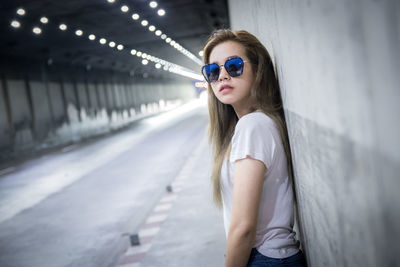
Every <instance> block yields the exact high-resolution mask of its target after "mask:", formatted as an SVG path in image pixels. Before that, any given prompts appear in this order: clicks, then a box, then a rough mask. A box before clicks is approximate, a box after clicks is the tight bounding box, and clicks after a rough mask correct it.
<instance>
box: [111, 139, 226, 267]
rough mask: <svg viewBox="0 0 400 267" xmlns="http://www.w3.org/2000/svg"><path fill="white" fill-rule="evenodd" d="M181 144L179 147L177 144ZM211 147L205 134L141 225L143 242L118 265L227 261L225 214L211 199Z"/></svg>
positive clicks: (193, 266) (198, 266) (192, 266)
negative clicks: (168, 189) (169, 190)
mask: <svg viewBox="0 0 400 267" xmlns="http://www.w3.org/2000/svg"><path fill="white" fill-rule="evenodd" d="M177 149H179V148H177ZM210 163H211V152H210V149H209V145H208V143H207V138H206V133H205V134H204V138H203V139H202V141H201V142H200V143H199V144H198V146H197V148H196V150H195V151H193V153H192V155H191V156H190V157H188V158H187V160H186V163H185V165H184V167H183V169H182V170H181V171H180V173H179V174H178V176H177V177H176V179H175V180H174V182H173V183H172V192H167V191H166V193H165V195H164V196H163V197H162V198H161V199H160V202H159V203H158V204H157V205H156V206H155V207H154V209H153V211H152V212H151V214H149V216H148V217H147V219H146V221H145V222H144V223H143V224H142V225H141V227H140V229H138V232H139V239H140V245H138V246H132V247H130V248H129V249H128V250H127V251H126V253H125V254H124V255H122V256H121V257H120V259H119V263H118V265H117V267H139V266H142V267H152V266H153V267H160V266H163V267H172V266H179V267H186V266H187V267H204V266H207V267H213V266H215V267H217V266H223V265H224V252H225V232H224V228H223V221H222V220H223V219H222V213H221V211H219V210H218V209H217V208H216V207H215V206H214V205H213V203H212V196H211V194H212V190H211V183H210V178H209V173H210Z"/></svg>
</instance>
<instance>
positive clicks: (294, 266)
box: [246, 248, 307, 267]
mask: <svg viewBox="0 0 400 267" xmlns="http://www.w3.org/2000/svg"><path fill="white" fill-rule="evenodd" d="M267 266H268V267H306V266H307V264H306V260H305V257H304V254H303V252H302V251H301V250H300V251H299V252H298V253H297V254H295V255H293V256H290V257H287V258H283V259H275V258H270V257H267V256H264V255H263V254H261V253H260V252H258V251H257V250H256V249H255V248H252V249H251V254H250V258H249V262H248V263H247V266H246V267H267Z"/></svg>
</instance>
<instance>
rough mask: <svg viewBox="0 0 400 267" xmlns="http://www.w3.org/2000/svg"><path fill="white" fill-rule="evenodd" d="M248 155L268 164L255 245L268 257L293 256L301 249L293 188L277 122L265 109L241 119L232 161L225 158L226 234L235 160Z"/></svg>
mask: <svg viewBox="0 0 400 267" xmlns="http://www.w3.org/2000/svg"><path fill="white" fill-rule="evenodd" d="M247 156H250V157H251V158H253V159H257V160H260V161H262V162H263V163H264V164H265V166H266V167H267V172H266V173H265V176H264V184H263V191H262V197H261V202H260V207H259V215H258V224H257V232H256V237H255V242H254V244H253V247H255V248H256V249H257V250H258V251H259V252H260V253H261V254H263V255H265V256H267V257H271V258H286V257H290V256H292V255H294V254H296V253H297V252H298V251H299V241H297V240H296V239H295V235H296V233H295V232H294V231H293V222H294V218H293V217H294V204H293V189H292V184H291V180H290V178H289V176H288V170H287V165H286V154H285V151H284V148H283V145H282V141H281V138H280V135H279V132H278V130H277V128H276V126H275V123H274V121H273V120H272V119H271V118H270V117H268V116H267V115H265V114H264V113H262V112H258V111H257V112H253V113H249V114H246V115H244V116H243V117H241V118H240V119H239V121H238V122H237V124H236V128H235V133H234V135H233V137H232V150H231V154H230V157H229V164H227V160H226V159H225V161H224V163H223V165H222V168H221V193H222V203H223V214H224V226H225V233H226V237H228V231H229V225H230V220H231V216H232V198H233V170H234V163H235V161H236V160H238V159H244V158H246V157H247Z"/></svg>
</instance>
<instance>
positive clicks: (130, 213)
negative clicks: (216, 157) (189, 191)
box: [0, 105, 208, 267]
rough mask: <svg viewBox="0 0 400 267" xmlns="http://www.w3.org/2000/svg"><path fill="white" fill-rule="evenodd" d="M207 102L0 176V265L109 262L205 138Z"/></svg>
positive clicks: (33, 162) (142, 121)
mask: <svg viewBox="0 0 400 267" xmlns="http://www.w3.org/2000/svg"><path fill="white" fill-rule="evenodd" d="M207 123H208V116H207V110H206V107H205V106H193V105H192V106H191V107H190V106H189V107H188V106H187V107H186V108H181V110H180V112H179V109H178V110H176V111H173V112H169V113H167V114H164V115H160V116H155V117H152V118H148V119H143V120H141V121H139V122H136V123H134V124H133V125H132V126H130V127H128V128H127V129H125V130H123V131H121V132H118V133H117V134H114V135H110V136H107V137H104V138H102V139H97V140H95V141H91V142H87V143H85V144H76V145H73V146H71V147H67V148H64V149H61V150H60V151H57V152H53V153H51V154H47V155H45V156H42V157H40V158H36V159H32V160H29V161H27V162H25V163H23V164H21V165H19V166H13V167H12V168H13V171H12V172H10V173H7V174H3V175H2V176H0V266H2V267H8V266H12V267H25V266H30V267H36V266H37V267H39V266H40V267H45V266H60V267H61V266H68V267H69V266H85V267H90V266H96V267H97V266H111V265H112V264H113V263H115V261H116V259H117V258H118V257H119V256H120V254H121V253H122V250H123V249H124V248H122V247H121V239H122V237H123V236H124V234H126V233H131V232H133V231H134V230H135V229H136V228H137V227H139V225H140V224H142V223H143V220H145V218H146V216H147V215H148V214H149V212H150V211H151V210H152V208H153V206H154V205H155V204H156V203H157V202H158V201H159V199H160V198H161V197H162V195H164V194H165V188H166V186H167V185H168V184H169V183H171V181H173V179H174V177H175V176H176V175H177V174H178V173H179V171H180V170H181V169H182V168H183V164H184V163H185V159H186V158H187V157H189V156H190V154H191V153H192V152H193V151H194V150H195V149H196V146H197V145H198V143H199V142H200V141H201V140H202V139H203V138H204V135H205V132H206V126H207Z"/></svg>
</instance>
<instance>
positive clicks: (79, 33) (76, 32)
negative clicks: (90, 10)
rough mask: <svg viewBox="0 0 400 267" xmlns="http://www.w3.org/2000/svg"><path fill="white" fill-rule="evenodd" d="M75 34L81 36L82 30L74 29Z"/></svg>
mask: <svg viewBox="0 0 400 267" xmlns="http://www.w3.org/2000/svg"><path fill="white" fill-rule="evenodd" d="M75 34H76V35H78V36H82V34H83V31H81V30H76V31H75Z"/></svg>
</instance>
